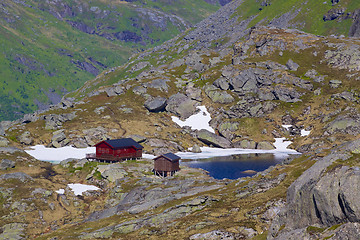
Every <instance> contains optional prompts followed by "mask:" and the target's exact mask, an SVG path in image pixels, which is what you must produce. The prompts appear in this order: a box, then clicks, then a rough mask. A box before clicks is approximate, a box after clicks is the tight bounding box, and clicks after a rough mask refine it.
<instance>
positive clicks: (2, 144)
mask: <svg viewBox="0 0 360 240" xmlns="http://www.w3.org/2000/svg"><path fill="white" fill-rule="evenodd" d="M9 143H10V142H9V140H7V139H6V138H4V137H0V147H7V146H8V145H9Z"/></svg>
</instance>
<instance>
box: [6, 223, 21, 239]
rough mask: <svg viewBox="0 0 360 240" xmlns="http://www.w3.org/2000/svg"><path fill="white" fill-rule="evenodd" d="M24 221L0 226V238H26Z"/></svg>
mask: <svg viewBox="0 0 360 240" xmlns="http://www.w3.org/2000/svg"><path fill="white" fill-rule="evenodd" d="M26 226H27V225H26V224H24V223H8V224H5V225H4V226H2V227H1V228H0V239H11V240H22V239H26V234H25V229H26Z"/></svg>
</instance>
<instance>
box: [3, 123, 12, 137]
mask: <svg viewBox="0 0 360 240" xmlns="http://www.w3.org/2000/svg"><path fill="white" fill-rule="evenodd" d="M13 124H14V123H13V122H11V121H2V122H0V135H1V136H5V131H7V130H8V129H9V128H10V127H11V126H12V125H13Z"/></svg>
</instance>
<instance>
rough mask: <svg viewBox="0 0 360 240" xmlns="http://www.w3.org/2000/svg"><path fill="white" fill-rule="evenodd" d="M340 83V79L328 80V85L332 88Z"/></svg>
mask: <svg viewBox="0 0 360 240" xmlns="http://www.w3.org/2000/svg"><path fill="white" fill-rule="evenodd" d="M341 84H342V81H340V80H330V81H329V85H330V87H332V88H338V87H340V85H341Z"/></svg>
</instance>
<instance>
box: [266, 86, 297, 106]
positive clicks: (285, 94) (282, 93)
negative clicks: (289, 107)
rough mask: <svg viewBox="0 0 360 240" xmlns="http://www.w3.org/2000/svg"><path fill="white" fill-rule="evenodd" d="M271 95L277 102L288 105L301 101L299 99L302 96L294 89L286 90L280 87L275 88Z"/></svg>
mask: <svg viewBox="0 0 360 240" xmlns="http://www.w3.org/2000/svg"><path fill="white" fill-rule="evenodd" d="M273 93H274V95H275V97H276V99H277V100H280V101H283V102H290V103H293V102H299V101H301V100H300V97H301V96H302V95H301V94H300V93H299V92H297V91H296V90H295V89H294V88H287V87H282V86H276V87H275V89H274V91H273Z"/></svg>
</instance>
